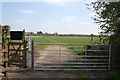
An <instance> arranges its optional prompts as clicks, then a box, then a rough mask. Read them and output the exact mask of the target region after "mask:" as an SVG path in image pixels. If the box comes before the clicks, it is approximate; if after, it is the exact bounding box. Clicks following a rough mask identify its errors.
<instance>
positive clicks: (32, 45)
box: [32, 40, 34, 70]
mask: <svg viewBox="0 0 120 80" xmlns="http://www.w3.org/2000/svg"><path fill="white" fill-rule="evenodd" d="M32 70H34V42H33V40H32Z"/></svg>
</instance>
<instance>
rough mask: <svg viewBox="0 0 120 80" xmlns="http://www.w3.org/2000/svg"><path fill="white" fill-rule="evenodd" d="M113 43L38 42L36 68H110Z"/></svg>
mask: <svg viewBox="0 0 120 80" xmlns="http://www.w3.org/2000/svg"><path fill="white" fill-rule="evenodd" d="M110 56H111V45H93V44H87V45H80V44H45V43H41V44H36V48H35V51H34V70H110Z"/></svg>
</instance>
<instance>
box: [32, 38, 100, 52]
mask: <svg viewBox="0 0 120 80" xmlns="http://www.w3.org/2000/svg"><path fill="white" fill-rule="evenodd" d="M33 40H34V42H35V43H36V44H39V43H53V44H54V43H59V44H90V42H91V38H90V37H64V36H40V37H33ZM98 41H99V38H98V37H95V38H94V39H93V43H95V42H98ZM36 47H37V48H39V49H44V48H46V47H47V45H42V46H40V45H36ZM67 48H68V49H70V50H76V49H79V48H81V47H76V48H75V47H73V48H72V47H67ZM77 54H80V53H77Z"/></svg>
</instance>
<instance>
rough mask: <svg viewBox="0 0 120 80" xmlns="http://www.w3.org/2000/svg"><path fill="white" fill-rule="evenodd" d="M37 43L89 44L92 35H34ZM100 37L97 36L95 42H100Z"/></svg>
mask: <svg viewBox="0 0 120 80" xmlns="http://www.w3.org/2000/svg"><path fill="white" fill-rule="evenodd" d="M33 40H34V42H36V43H66V44H88V43H90V42H91V41H90V40H91V38H90V37H64V36H41V37H33ZM98 40H99V38H98V37H95V38H94V40H93V43H94V42H98Z"/></svg>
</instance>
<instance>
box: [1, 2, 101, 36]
mask: <svg viewBox="0 0 120 80" xmlns="http://www.w3.org/2000/svg"><path fill="white" fill-rule="evenodd" d="M21 1H22V0H21ZM87 3H90V1H84V0H81V1H75V0H74V1H72V0H71V1H70V0H67V1H66V0H40V1H39V2H38V1H34V2H32V1H31V2H30V1H27V0H26V2H25V0H24V1H22V2H15V1H11V2H10V1H9V2H8V1H7V0H6V2H1V3H0V8H1V10H2V14H1V13H0V18H1V17H2V20H0V22H1V23H0V24H3V25H4V24H8V25H10V26H11V29H12V30H23V29H25V30H26V31H30V32H31V31H33V32H37V31H42V32H48V33H54V32H57V33H61V34H66V33H68V34H92V33H93V34H98V32H99V31H100V29H99V26H98V25H97V24H95V23H94V21H93V19H92V18H91V17H93V15H94V12H93V11H92V10H89V9H87V6H86V4H87ZM1 5H2V6H1Z"/></svg>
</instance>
